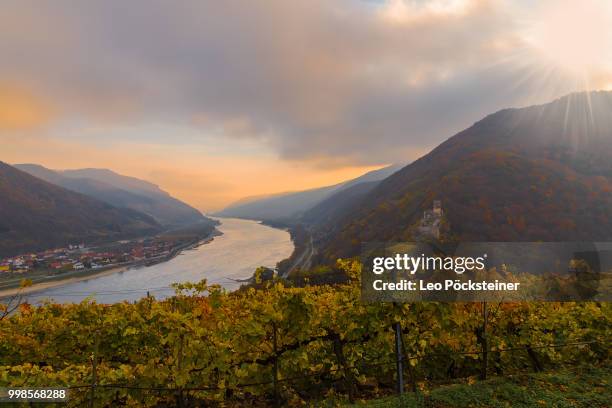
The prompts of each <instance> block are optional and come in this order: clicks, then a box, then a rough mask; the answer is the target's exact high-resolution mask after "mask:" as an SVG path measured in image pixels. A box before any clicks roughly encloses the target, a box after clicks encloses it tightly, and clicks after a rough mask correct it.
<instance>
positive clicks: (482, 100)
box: [0, 0, 530, 166]
mask: <svg viewBox="0 0 612 408" xmlns="http://www.w3.org/2000/svg"><path fill="white" fill-rule="evenodd" d="M437 3H440V2H439V1H438V2H437ZM465 3H466V4H464V5H460V6H453V7H449V8H448V9H444V8H442V9H439V8H433V7H427V6H426V5H425V6H423V5H421V6H410V7H404V8H401V7H400V9H399V12H398V11H397V10H396V9H394V8H392V7H391V6H390V5H388V4H373V3H371V2H360V1H319V0H307V1H300V2H297V1H286V0H274V1H234V0H224V1H215V2H213V1H195V0H194V1H179V2H171V1H161V0H160V1H150V0H149V1H119V0H112V1H103V2H84V1H77V0H75V1H54V2H44V3H41V2H35V1H23V0H22V1H17V0H15V1H7V2H3V4H2V5H1V6H0V25H2V26H3V29H2V35H1V36H0V77H1V79H0V81H10V82H11V83H15V84H19V85H20V86H22V87H24V88H27V89H28V91H29V92H34V93H37V94H39V95H41V97H44V99H45V100H51V101H52V103H53V104H54V105H55V106H56V107H57V109H55V110H54V111H55V112H57V114H58V115H59V119H60V120H65V121H78V120H87V119H90V120H91V119H95V120H105V121H108V123H111V124H112V123H122V124H123V123H125V122H128V123H136V124H137V123H150V122H166V123H177V124H179V125H184V124H189V125H190V126H194V127H198V128H200V129H201V130H202V131H203V132H211V131H212V130H215V131H216V132H218V133H220V134H222V135H223V137H228V138H233V137H253V138H261V139H262V141H264V142H265V143H268V144H270V145H271V146H272V147H273V148H275V149H276V150H277V151H278V152H279V154H280V155H281V156H282V157H285V158H289V159H297V160H303V159H305V160H316V161H318V162H320V163H321V164H323V165H326V164H327V165H331V166H333V165H335V164H343V163H346V162H352V163H384V162H391V161H406V160H408V159H411V158H414V155H415V154H418V152H419V151H421V150H423V149H425V148H429V147H431V146H432V145H435V144H436V143H438V142H440V141H441V140H443V139H444V138H446V137H448V136H450V135H451V134H452V133H454V132H455V131H458V130H460V129H461V128H462V127H465V126H467V125H469V124H470V123H471V122H472V121H474V120H476V119H479V118H480V117H481V116H482V115H483V114H486V113H489V112H491V111H492V110H496V109H498V108H501V107H505V106H509V105H512V104H514V103H516V102H517V101H520V100H523V99H524V98H525V97H526V95H527V89H529V87H530V84H529V82H524V83H522V85H520V86H514V84H518V83H519V79H521V78H523V77H524V76H525V75H526V72H525V70H524V68H519V67H518V66H515V64H513V63H512V59H511V57H512V55H513V54H514V53H516V52H517V49H520V47H521V45H520V41H519V40H518V39H517V37H516V35H515V30H514V26H513V23H511V18H510V17H511V16H509V15H508V13H507V12H506V11H505V8H504V6H503V4H502V3H500V2H498V1H466V2H465ZM425 4H426V3H425ZM501 61H510V62H508V63H500V62H501ZM168 137H172V136H168Z"/></svg>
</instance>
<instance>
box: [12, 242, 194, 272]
mask: <svg viewBox="0 0 612 408" xmlns="http://www.w3.org/2000/svg"><path fill="white" fill-rule="evenodd" d="M191 243H193V240H191V239H190V240H185V239H159V238H146V239H139V240H133V241H119V242H116V243H113V244H109V245H106V246H100V247H89V248H88V247H86V245H85V244H83V243H78V244H71V245H68V247H66V248H56V249H49V250H45V251H42V252H36V253H28V254H22V255H18V256H14V257H11V258H5V259H2V260H0V279H1V278H3V277H7V278H8V277H9V276H15V275H23V277H27V275H29V274H34V273H40V272H46V273H51V274H61V273H65V272H71V271H80V270H82V271H86V270H98V269H106V268H111V267H115V266H120V265H128V264H135V263H143V264H149V263H155V262H158V261H163V260H165V259H167V258H169V257H171V256H172V254H173V253H176V251H178V250H179V249H181V248H183V247H185V246H187V245H189V244H191Z"/></svg>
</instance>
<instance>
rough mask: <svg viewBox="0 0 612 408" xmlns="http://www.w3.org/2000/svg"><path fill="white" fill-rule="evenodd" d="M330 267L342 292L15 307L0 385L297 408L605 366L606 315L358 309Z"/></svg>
mask: <svg viewBox="0 0 612 408" xmlns="http://www.w3.org/2000/svg"><path fill="white" fill-rule="evenodd" d="M340 263H341V267H342V268H343V269H344V270H345V271H346V272H347V274H348V275H349V276H350V277H351V281H350V282H349V283H345V284H340V285H335V286H328V285H322V286H306V287H291V285H289V284H288V283H285V282H282V281H273V282H269V283H267V284H264V283H261V284H259V285H256V286H257V287H251V288H248V289H244V290H240V291H236V292H231V293H229V292H225V291H224V290H222V289H221V288H219V287H216V286H208V285H206V283H205V282H201V283H197V284H181V285H176V290H177V293H176V296H174V297H173V298H170V299H166V300H163V301H157V300H155V299H153V298H144V299H142V300H140V301H138V302H137V303H135V304H131V303H127V302H126V303H119V304H113V305H100V304H96V303H93V302H83V303H81V304H77V305H57V304H47V305H44V306H42V307H39V308H34V307H31V306H29V305H21V306H20V311H19V313H14V314H12V315H10V316H5V318H4V319H2V320H1V321H0V387H4V386H15V387H51V386H57V387H68V388H70V404H69V405H70V406H81V405H88V404H89V406H95V407H106V406H135V405H136V406H184V407H187V406H202V405H206V406H208V405H224V406H233V405H235V406H245V405H247V406H267V405H275V404H276V405H283V406H286V405H290V406H300V405H304V404H309V403H316V402H318V401H323V400H328V401H342V400H345V401H349V400H355V399H362V398H365V399H369V398H374V397H377V396H384V395H389V394H391V393H395V392H413V391H417V392H420V391H422V390H426V389H428V388H429V387H432V386H433V385H436V384H439V383H449V382H453V381H454V380H457V379H459V378H469V379H477V378H479V377H480V378H486V377H487V376H494V377H503V376H506V375H510V374H513V373H520V372H526V371H543V370H548V369H554V368H557V367H562V366H570V365H575V364H579V363H581V364H591V365H608V364H609V358H610V350H609V340H608V339H609V338H610V337H611V335H612V313H611V311H612V310H611V309H612V307H611V306H610V304H609V303H593V302H591V303H520V304H517V303H515V304H511V303H499V304H498V303H496V304H488V305H484V304H481V303H431V302H430V303H412V304H392V303H372V304H367V303H362V302H361V301H360V292H359V282H358V279H359V272H360V270H359V269H360V266H359V264H358V262H356V261H352V260H347V261H341V262H340ZM0 312H1V311H0ZM0 315H1V313H0ZM398 386H399V387H400V388H399V389H398Z"/></svg>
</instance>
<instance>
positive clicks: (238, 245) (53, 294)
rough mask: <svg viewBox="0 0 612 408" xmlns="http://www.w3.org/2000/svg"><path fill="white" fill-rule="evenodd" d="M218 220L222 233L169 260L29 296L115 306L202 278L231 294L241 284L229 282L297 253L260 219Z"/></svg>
mask: <svg viewBox="0 0 612 408" xmlns="http://www.w3.org/2000/svg"><path fill="white" fill-rule="evenodd" d="M219 221H221V225H220V226H218V227H217V229H218V230H219V231H221V232H222V233H223V235H220V236H217V237H215V239H214V240H213V241H212V242H210V243H208V244H205V245H201V246H199V247H197V248H194V249H190V250H186V251H183V252H182V253H181V254H179V255H178V256H176V257H175V258H172V259H171V260H169V261H167V262H162V263H159V264H156V265H153V266H148V267H138V268H133V269H129V270H127V271H124V272H118V273H115V274H112V275H106V276H100V277H92V278H91V279H88V280H84V281H81V282H75V283H69V284H66V285H62V286H58V287H54V288H49V289H45V290H41V291H39V292H35V293H32V294H29V295H27V298H28V300H29V301H30V302H32V303H39V302H40V301H42V300H43V299H46V298H51V299H53V300H54V301H56V302H59V303H67V302H80V301H81V300H83V299H85V298H87V297H90V298H92V299H95V300H96V301H97V302H99V303H114V302H121V301H123V300H128V301H134V300H137V299H140V298H141V297H143V296H146V293H147V290H148V291H149V292H150V294H151V295H153V296H155V297H156V298H158V299H161V298H164V297H167V296H171V295H172V294H173V293H174V290H173V289H172V288H170V287H169V286H170V284H172V283H175V282H198V281H200V280H202V279H204V278H206V279H207V280H208V283H218V284H221V285H222V286H223V287H225V288H227V289H230V290H231V289H236V288H237V287H239V286H240V283H237V282H234V281H232V280H231V279H244V278H248V277H250V276H251V275H252V274H253V272H254V271H255V269H256V268H257V267H259V266H268V267H275V266H276V263H277V262H279V261H281V260H283V259H285V258H288V257H289V256H290V255H291V252H292V251H293V243H292V242H291V238H290V236H289V233H288V232H287V231H283V230H280V229H276V228H271V227H268V226H266V225H262V224H260V223H258V222H256V221H248V220H240V219H234V218H222V219H220V220H219Z"/></svg>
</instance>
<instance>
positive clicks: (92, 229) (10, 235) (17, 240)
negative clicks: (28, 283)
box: [0, 161, 161, 256]
mask: <svg viewBox="0 0 612 408" xmlns="http://www.w3.org/2000/svg"><path fill="white" fill-rule="evenodd" d="M160 230H161V225H160V224H159V223H157V221H155V219H153V218H152V217H149V216H147V215H146V214H142V213H140V212H138V211H135V210H132V209H128V208H117V207H114V206H112V205H110V204H108V203H105V202H102V201H100V200H96V199H94V198H91V197H88V196H86V195H83V194H80V193H76V192H73V191H70V190H68V189H65V188H63V187H59V186H56V185H55V184H52V183H49V182H47V181H44V180H42V179H39V178H37V177H34V176H32V175H30V174H28V173H26V172H24V171H21V170H19V169H17V168H15V167H13V166H10V165H8V164H6V163H4V162H1V161H0V256H10V255H16V254H18V253H22V252H26V251H35V250H43V249H49V248H54V247H62V246H66V245H68V244H70V243H75V242H83V241H86V242H88V243H96V242H108V241H111V240H116V239H125V238H132V237H138V236H144V235H150V234H153V233H156V232H159V231H160Z"/></svg>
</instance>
